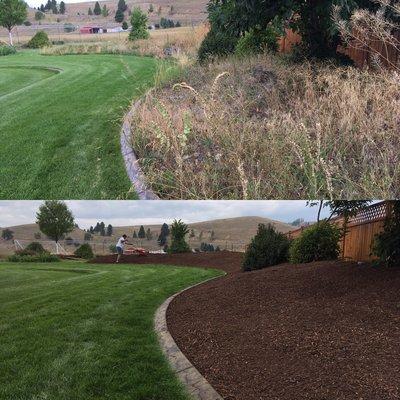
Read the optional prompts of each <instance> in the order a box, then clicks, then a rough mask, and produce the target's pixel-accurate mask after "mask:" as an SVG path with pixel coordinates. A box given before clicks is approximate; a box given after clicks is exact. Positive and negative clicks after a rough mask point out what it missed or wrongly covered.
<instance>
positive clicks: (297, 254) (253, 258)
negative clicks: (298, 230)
mask: <svg viewBox="0 0 400 400" xmlns="http://www.w3.org/2000/svg"><path fill="white" fill-rule="evenodd" d="M340 237H341V230H340V229H339V228H337V227H336V226H335V225H333V224H330V223H329V222H325V221H323V222H320V223H318V224H315V225H313V226H311V227H310V228H308V229H306V230H305V231H304V232H303V233H302V234H301V236H300V237H298V238H297V239H295V240H293V241H290V240H289V239H288V237H287V236H286V235H284V234H283V233H279V232H277V231H276V229H275V227H274V226H273V225H270V224H268V225H267V226H266V225H264V224H260V225H259V227H258V232H257V235H256V236H255V237H254V238H253V240H252V241H251V243H250V245H249V247H248V248H247V251H246V254H245V259H244V262H243V270H244V271H252V270H257V269H262V268H265V267H270V266H273V265H277V264H280V263H283V262H286V261H290V262H291V263H293V264H299V263H309V262H313V261H324V260H336V259H337V258H338V256H339V252H340V247H339V239H340Z"/></svg>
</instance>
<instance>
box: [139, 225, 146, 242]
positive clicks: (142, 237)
mask: <svg viewBox="0 0 400 400" xmlns="http://www.w3.org/2000/svg"><path fill="white" fill-rule="evenodd" d="M138 237H139V239H144V238H145V237H146V232H145V230H144V226H143V225H141V227H140V229H139V234H138Z"/></svg>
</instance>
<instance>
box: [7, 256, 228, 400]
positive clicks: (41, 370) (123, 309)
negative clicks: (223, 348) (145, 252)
mask: <svg viewBox="0 0 400 400" xmlns="http://www.w3.org/2000/svg"><path fill="white" fill-rule="evenodd" d="M219 274H220V272H218V271H215V270H203V269H195V268H178V267H166V266H165V267H163V266H151V265H149V266H129V265H90V264H83V263H76V262H62V263H57V265H51V266H49V265H45V264H35V265H12V264H7V263H0V336H1V341H0V359H1V360H2V362H1V363H0V398H1V399H9V400H12V399H15V400H16V399H38V400H39V399H51V400H66V399H74V400H83V399H84V400H94V399H96V400H105V399H135V400H150V399H152V400H185V399H188V397H187V395H186V394H185V392H184V391H183V389H182V387H181V385H180V384H179V382H178V381H177V379H176V378H175V375H174V374H173V373H172V371H171V370H170V368H169V366H168V364H167V362H166V360H165V359H164V357H163V355H162V352H161V350H160V348H159V346H158V342H157V338H156V335H155V333H154V330H153V318H154V313H155V311H156V309H157V307H158V306H159V305H160V304H161V303H162V302H163V301H164V300H165V299H166V298H167V297H169V296H170V295H172V294H174V293H176V292H177V291H179V290H181V289H183V288H185V287H187V286H190V285H192V284H195V283H197V282H201V281H203V280H206V279H208V278H210V277H213V276H218V275H219Z"/></svg>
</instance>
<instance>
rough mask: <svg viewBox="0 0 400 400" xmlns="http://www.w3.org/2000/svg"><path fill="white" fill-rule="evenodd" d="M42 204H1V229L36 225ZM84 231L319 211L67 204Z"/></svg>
mask: <svg viewBox="0 0 400 400" xmlns="http://www.w3.org/2000/svg"><path fill="white" fill-rule="evenodd" d="M41 203H42V201H0V227H3V228H4V227H7V226H15V225H23V224H29V223H33V222H35V220H36V211H37V210H38V208H39V205H40V204H41ZM66 203H67V204H68V207H69V208H70V209H71V211H72V212H73V214H74V216H75V220H76V222H77V223H78V225H79V226H80V227H81V228H88V227H90V225H94V224H95V223H96V222H97V221H104V222H105V223H106V224H112V225H114V226H126V225H138V224H143V225H151V224H161V223H163V222H166V223H170V222H172V220H173V219H175V218H180V219H182V220H183V221H185V222H186V223H192V222H201V221H207V220H211V219H219V218H234V217H243V216H258V217H267V218H271V219H275V220H278V221H283V222H292V221H294V220H295V219H297V218H304V219H305V220H306V221H314V220H315V218H316V214H317V209H316V208H309V207H307V206H306V202H305V201H83V200H79V201H67V202H66Z"/></svg>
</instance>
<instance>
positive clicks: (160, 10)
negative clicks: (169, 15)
mask: <svg viewBox="0 0 400 400" xmlns="http://www.w3.org/2000/svg"><path fill="white" fill-rule="evenodd" d="M161 13H162V7H161V6H158V9H157V15H158V16H160V15H161Z"/></svg>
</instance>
